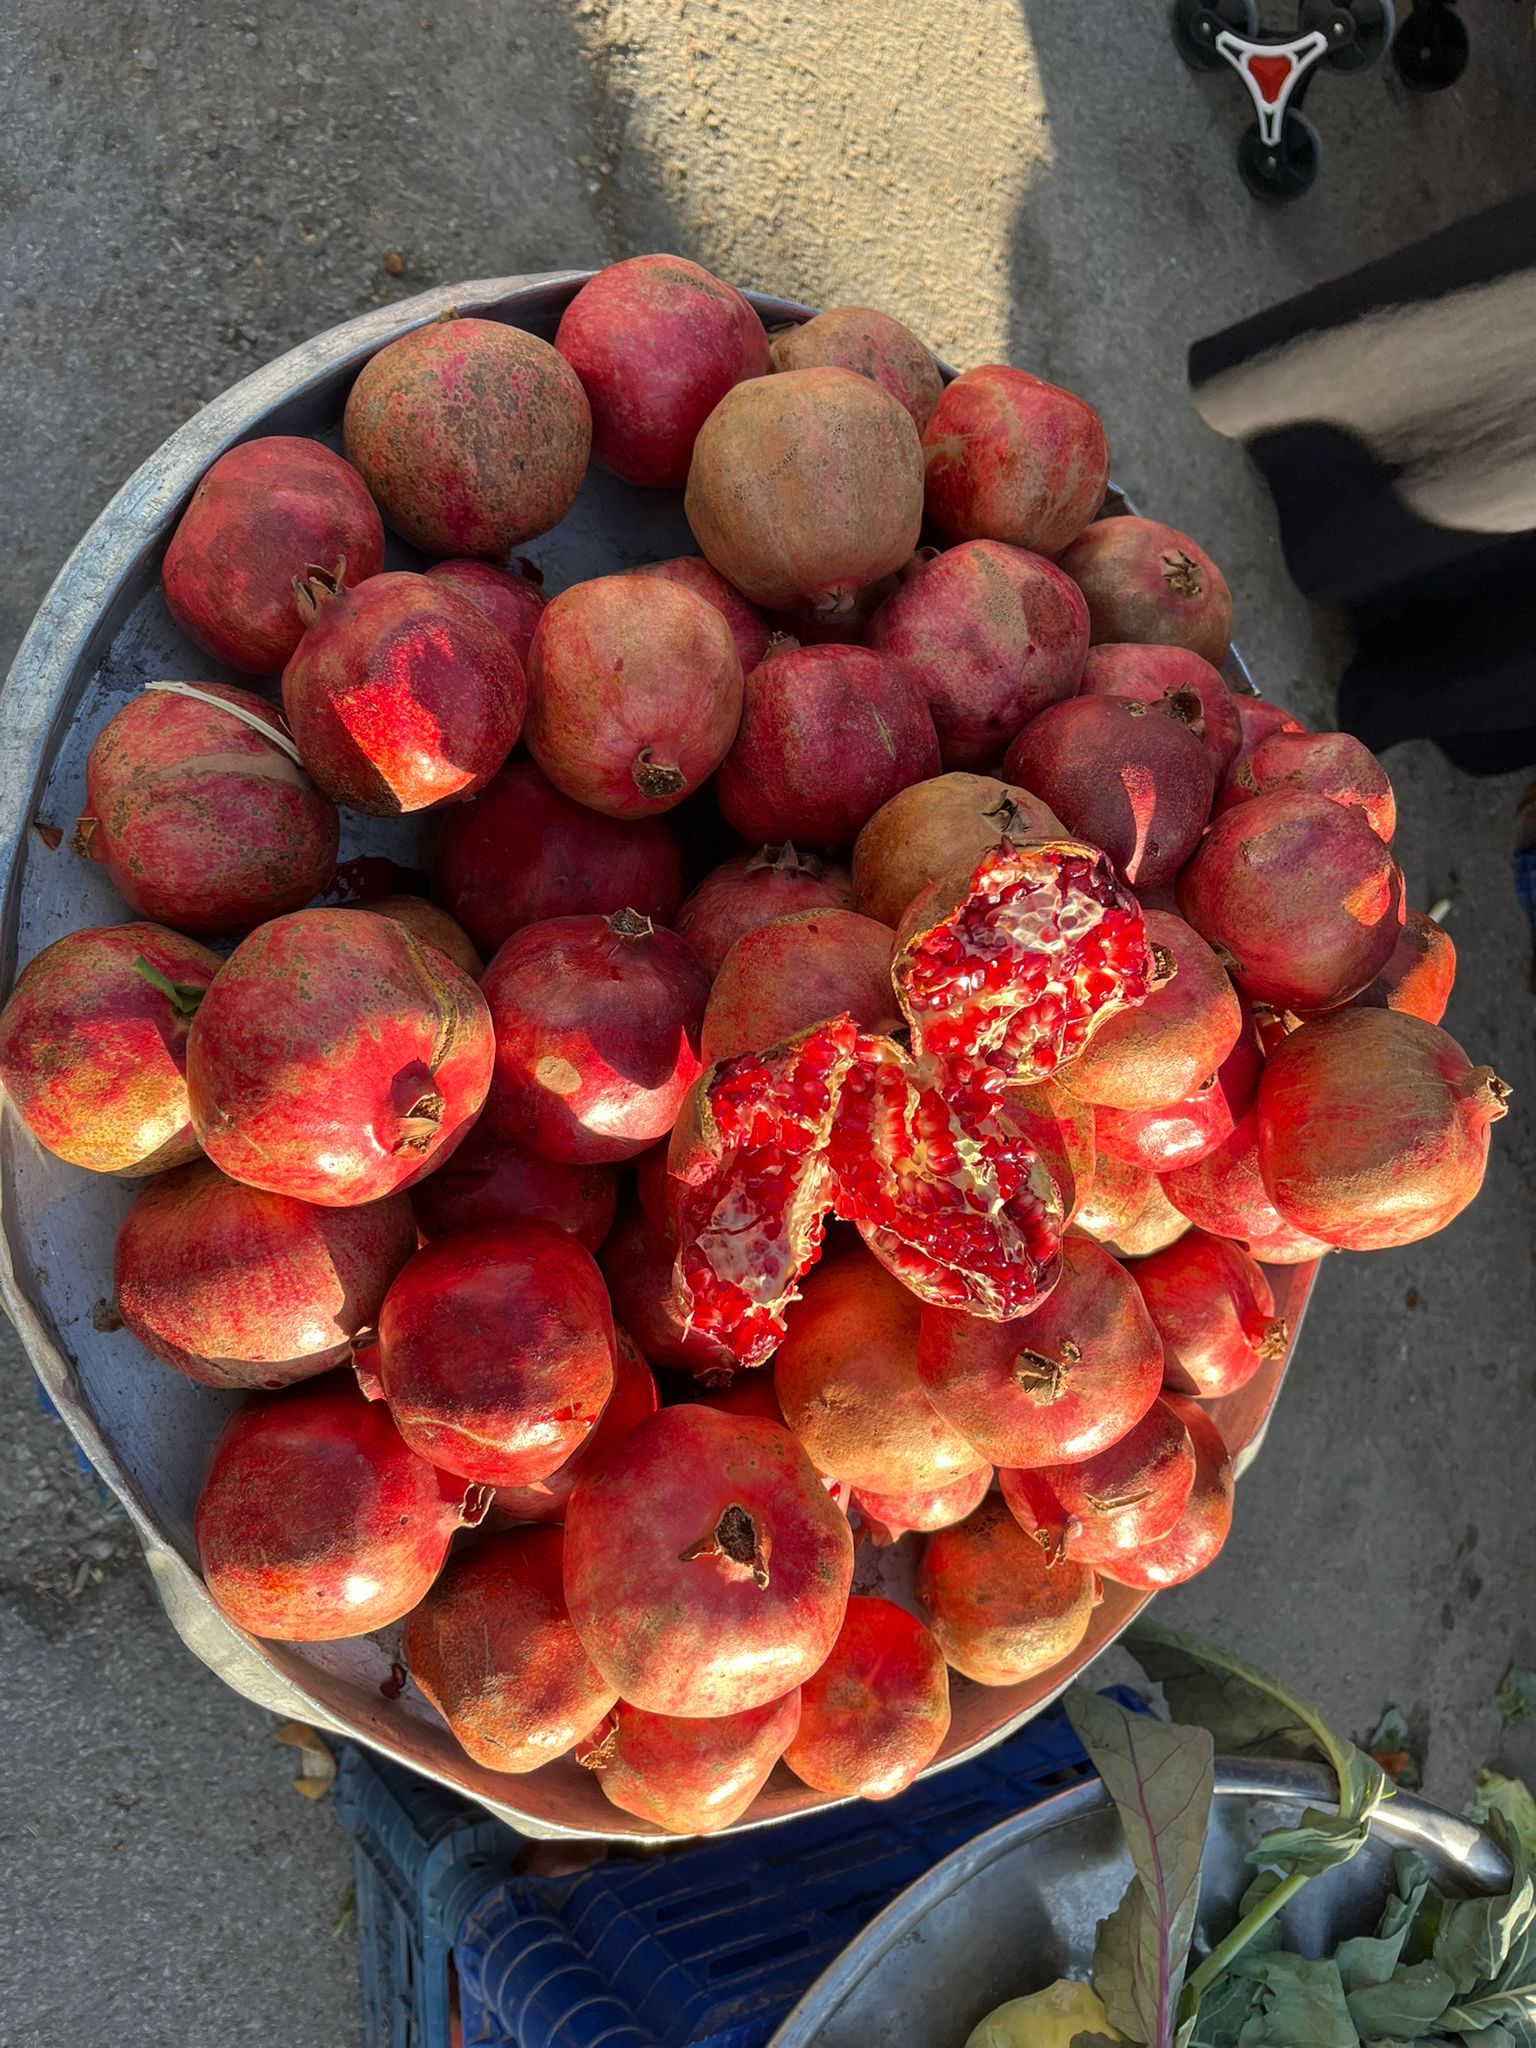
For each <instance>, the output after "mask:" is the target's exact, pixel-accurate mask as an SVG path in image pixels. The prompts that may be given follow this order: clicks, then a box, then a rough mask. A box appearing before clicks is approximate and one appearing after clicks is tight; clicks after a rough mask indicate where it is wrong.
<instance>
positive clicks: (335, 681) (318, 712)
mask: <svg viewBox="0 0 1536 2048" xmlns="http://www.w3.org/2000/svg"><path fill="white" fill-rule="evenodd" d="M310 589H311V591H312V593H314V596H313V602H312V604H311V607H310V608H311V610H312V612H313V615H314V623H313V624H312V625H311V626H310V627H309V629H308V631H307V632H306V633H305V635H304V638H303V639H302V640H301V641H300V642H299V644H298V646H297V648H296V649H295V650H294V654H293V658H292V659H291V660H290V662H289V663H288V666H287V667H286V668H285V669H284V670H283V708H284V710H285V711H286V712H287V714H288V723H289V726H290V728H291V729H292V732H293V736H294V739H295V740H296V741H297V742H298V747H299V752H300V753H301V754H302V755H303V756H304V765H305V766H306V767H307V768H308V769H309V772H310V773H311V775H313V776H314V778H315V780H316V782H318V783H319V785H320V787H321V788H322V789H323V790H324V791H325V793H326V794H327V796H329V797H331V798H333V799H334V800H335V802H337V803H339V804H346V805H347V806H348V808H349V809H351V810H354V811H366V812H369V813H370V814H371V815H373V816H374V817H380V818H392V817H396V816H398V815H399V814H400V813H401V812H404V811H423V810H430V809H431V808H432V807H433V806H434V805H436V804H444V803H448V802H450V801H452V800H453V799H455V798H459V797H467V796H473V795H474V793H475V791H476V790H477V789H482V788H483V787H484V786H485V784H486V783H487V782H489V781H490V779H491V777H492V776H493V775H494V774H495V773H496V770H497V769H498V768H499V767H500V766H501V764H502V762H503V761H505V759H506V758H507V755H508V754H509V753H510V752H511V751H512V748H513V746H514V745H515V744H516V741H517V736H518V734H519V733H520V732H521V731H522V726H523V708H524V705H525V704H526V702H527V685H526V683H525V682H524V680H523V671H522V665H521V664H520V662H519V661H518V658H517V656H516V655H515V654H514V653H513V651H512V648H511V646H510V644H509V642H508V640H507V637H506V635H505V634H504V633H502V632H500V631H499V630H498V628H496V627H495V626H493V625H492V624H491V622H490V620H489V619H487V618H486V616H485V614H484V613H483V612H481V611H478V610H477V609H476V607H475V606H474V605H473V604H471V603H470V602H469V600H468V599H467V598H465V597H461V596H460V595H459V594H458V593H457V592H456V591H454V590H452V589H448V588H444V587H443V586H442V585H441V584H440V583H438V584H434V583H433V582H431V581H430V579H429V578H427V577H425V576H414V575H412V574H410V572H409V571H407V570H399V571H395V572H392V573H391V574H389V575H387V576H375V577H373V578H372V579H371V581H369V582H367V583H364V584H362V585H361V586H360V587H359V588H358V589H356V590H344V591H342V592H340V593H339V594H338V595H334V596H333V595H331V594H330V593H329V592H328V591H327V589H326V588H325V587H324V586H323V585H314V584H311V586H310Z"/></svg>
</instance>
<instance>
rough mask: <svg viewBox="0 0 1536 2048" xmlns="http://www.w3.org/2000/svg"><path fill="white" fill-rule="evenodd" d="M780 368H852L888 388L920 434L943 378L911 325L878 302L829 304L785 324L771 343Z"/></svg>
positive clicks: (772, 356) (775, 366) (773, 361)
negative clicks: (799, 320) (806, 317)
mask: <svg viewBox="0 0 1536 2048" xmlns="http://www.w3.org/2000/svg"><path fill="white" fill-rule="evenodd" d="M768 354H769V357H770V359H771V367H772V368H773V369H775V370H821V369H838V370H852V371H854V372H855V373H856V374H857V375H858V376H860V377H868V378H869V380H870V381H871V383H874V384H878V385H879V386H880V388H881V389H882V390H883V391H888V392H889V393H890V394H891V396H892V398H894V399H895V400H896V403H897V404H898V405H900V406H904V407H905V408H906V410H907V411H908V412H909V413H910V414H911V415H912V424H913V426H914V427H916V429H917V431H918V432H919V433H921V432H922V431H923V428H924V427H925V426H927V424H928V418H929V415H930V414H931V413H932V411H933V408H934V407H935V406H936V405H937V404H938V402H939V393H940V392H941V391H942V390H943V389H944V379H943V376H942V375H941V373H940V370H939V366H938V364H937V363H936V362H935V361H934V359H933V357H932V356H931V355H930V353H929V352H928V350H927V349H925V348H924V347H923V344H922V343H921V342H920V341H919V340H918V338H917V336H916V335H915V334H914V333H913V332H912V330H911V328H910V327H903V326H902V324H901V322H900V321H899V320H893V319H892V318H891V316H890V314H889V313H879V312H876V310H875V309H874V307H873V306H830V307H828V309H827V311H826V312H825V313H818V314H817V315H816V317H815V318H814V319H813V320H807V321H805V322H804V323H803V325H801V326H799V327H781V328H780V329H779V330H778V332H777V333H776V334H775V335H774V337H773V339H772V341H771V343H770V344H769V349H768Z"/></svg>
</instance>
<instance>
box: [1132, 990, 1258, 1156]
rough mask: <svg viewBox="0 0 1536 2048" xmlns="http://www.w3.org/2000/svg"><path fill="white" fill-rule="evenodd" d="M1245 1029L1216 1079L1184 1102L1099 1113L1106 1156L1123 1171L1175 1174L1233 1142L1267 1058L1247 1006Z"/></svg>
mask: <svg viewBox="0 0 1536 2048" xmlns="http://www.w3.org/2000/svg"><path fill="white" fill-rule="evenodd" d="M1242 1011H1243V1028H1242V1030H1241V1031H1240V1032H1239V1033H1238V1036H1237V1042H1236V1044H1235V1045H1234V1046H1233V1047H1232V1050H1231V1051H1230V1052H1229V1053H1228V1054H1227V1056H1226V1058H1225V1059H1224V1060H1223V1061H1222V1063H1221V1065H1220V1066H1219V1067H1218V1068H1217V1069H1216V1071H1215V1073H1214V1074H1207V1075H1206V1077H1205V1079H1204V1080H1203V1081H1202V1082H1200V1084H1199V1086H1198V1087H1196V1088H1194V1089H1193V1090H1191V1092H1190V1093H1189V1094H1188V1095H1186V1096H1185V1097H1184V1098H1183V1100H1182V1101H1179V1102H1175V1103H1171V1104H1169V1106H1168V1107H1167V1108H1165V1109H1105V1108H1102V1107H1101V1108H1099V1109H1097V1110H1095V1112H1094V1130H1095V1133H1096V1135H1097V1140H1098V1146H1099V1150H1100V1151H1101V1152H1104V1153H1107V1154H1108V1155H1109V1156H1110V1157H1111V1158H1112V1159H1117V1160H1119V1161H1120V1162H1121V1163H1122V1164H1123V1165H1126V1166H1136V1167H1141V1168H1143V1169H1145V1170H1146V1171H1147V1172H1150V1173H1156V1174H1171V1173H1176V1172H1178V1171H1180V1170H1181V1169H1182V1168H1184V1167H1187V1166H1193V1165H1195V1164H1196V1163H1197V1162H1198V1161H1199V1160H1201V1159H1204V1158H1205V1157H1206V1156H1207V1154H1209V1153H1211V1152H1214V1151H1215V1150H1216V1149H1217V1147H1218V1146H1219V1145H1221V1144H1222V1143H1223V1142H1224V1140H1226V1139H1227V1138H1230V1137H1231V1135H1232V1133H1233V1132H1234V1131H1235V1130H1236V1129H1237V1127H1238V1124H1239V1123H1240V1122H1241V1121H1242V1119H1243V1118H1244V1117H1245V1116H1246V1115H1247V1113H1248V1111H1249V1110H1250V1109H1251V1108H1252V1106H1253V1098H1254V1096H1255V1095H1256V1094H1257V1093H1258V1087H1259V1076H1260V1074H1261V1073H1262V1072H1263V1070H1264V1052H1263V1048H1262V1047H1261V1046H1260V1044H1259V1035H1258V1032H1257V1030H1256V1029H1255V1026H1254V1022H1253V1013H1252V1011H1251V1010H1250V1009H1249V1008H1248V1006H1247V1004H1246V1003H1244V1004H1243V1005H1242Z"/></svg>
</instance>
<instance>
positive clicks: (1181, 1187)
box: [1161, 1107, 1333, 1266]
mask: <svg viewBox="0 0 1536 2048" xmlns="http://www.w3.org/2000/svg"><path fill="white" fill-rule="evenodd" d="M1161 1185H1162V1189H1163V1193H1164V1194H1165V1196H1166V1197H1167V1198H1168V1200H1169V1201H1170V1202H1171V1203H1172V1204H1173V1206H1174V1208H1175V1209H1176V1210H1177V1211H1178V1213H1179V1214H1180V1215H1181V1216H1187V1217H1188V1218H1189V1220H1190V1222H1191V1223H1196V1224H1198V1225H1199V1226H1200V1228H1201V1229H1202V1230H1208V1231H1210V1232H1211V1233H1212V1234H1213V1235H1214V1236H1216V1237H1231V1238H1236V1239H1237V1240H1238V1241H1239V1242H1240V1243H1241V1244H1243V1245H1245V1246H1246V1247H1247V1249H1248V1251H1249V1253H1250V1254H1251V1256H1252V1257H1254V1258H1255V1259H1262V1260H1263V1262H1264V1264H1265V1265H1267V1266H1301V1265H1305V1264H1307V1263H1308V1262H1309V1261H1310V1260H1312V1259H1320V1258H1322V1257H1324V1255H1325V1254H1326V1253H1328V1252H1331V1251H1332V1250H1333V1246H1332V1245H1331V1244H1325V1243H1324V1242H1323V1240H1322V1239H1321V1238H1320V1237H1309V1236H1308V1235H1307V1233H1306V1232H1305V1231H1304V1230H1298V1229H1296V1227H1295V1226H1294V1224H1291V1223H1288V1222H1287V1221H1286V1220H1285V1218H1284V1217H1283V1216H1282V1215H1281V1214H1280V1211H1279V1210H1278V1209H1277V1208H1276V1207H1275V1205H1274V1203H1273V1202H1272V1201H1271V1200H1270V1199H1269V1194H1268V1191H1267V1190H1266V1188H1265V1186H1264V1176H1263V1175H1262V1174H1261V1173H1260V1171H1259V1120H1258V1114H1257V1111H1256V1110H1255V1109H1253V1108H1251V1107H1250V1109H1249V1110H1248V1112H1247V1114H1246V1115H1245V1116H1243V1117H1242V1118H1241V1119H1240V1120H1239V1122H1238V1123H1237V1124H1236V1125H1235V1126H1234V1127H1233V1129H1232V1131H1231V1133H1230V1135H1229V1136H1227V1137H1225V1138H1223V1139H1222V1141H1221V1143H1220V1144H1219V1145H1214V1146H1212V1148H1211V1150H1210V1151H1209V1152H1207V1153H1206V1154H1205V1155H1204V1156H1203V1157H1202V1158H1200V1159H1197V1160H1195V1161H1193V1162H1192V1163H1191V1164H1189V1165H1187V1166H1180V1167H1178V1168H1176V1169H1175V1170H1174V1171H1172V1172H1169V1173H1165V1174H1164V1175H1163V1178H1162V1182H1161Z"/></svg>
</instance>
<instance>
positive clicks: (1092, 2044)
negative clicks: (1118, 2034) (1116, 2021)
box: [1068, 2034, 1115, 2048]
mask: <svg viewBox="0 0 1536 2048" xmlns="http://www.w3.org/2000/svg"><path fill="white" fill-rule="evenodd" d="M1068 2048H1115V2044H1114V2042H1113V2041H1111V2040H1110V2038H1109V2036H1108V2034H1074V2035H1073V2036H1072V2039H1071V2042H1070V2043H1069V2044H1068Z"/></svg>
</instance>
